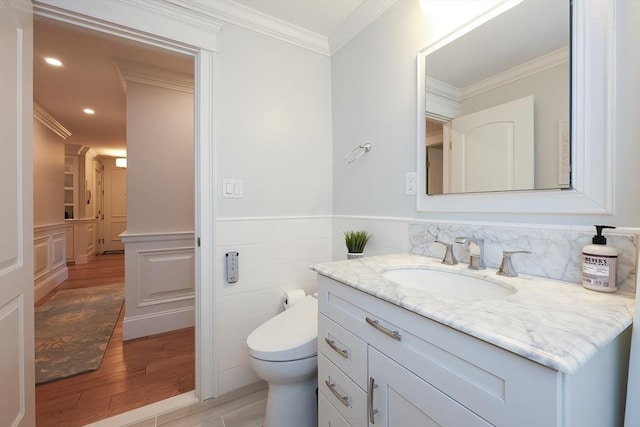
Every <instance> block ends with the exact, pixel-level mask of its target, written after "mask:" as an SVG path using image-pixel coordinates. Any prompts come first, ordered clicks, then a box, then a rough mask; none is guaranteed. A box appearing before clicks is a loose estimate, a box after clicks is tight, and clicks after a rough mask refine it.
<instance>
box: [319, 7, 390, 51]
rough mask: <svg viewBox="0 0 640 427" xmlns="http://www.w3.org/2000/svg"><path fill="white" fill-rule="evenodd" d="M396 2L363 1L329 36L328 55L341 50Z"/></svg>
mask: <svg viewBox="0 0 640 427" xmlns="http://www.w3.org/2000/svg"><path fill="white" fill-rule="evenodd" d="M396 1H397V0H379V1H363V2H362V4H361V5H360V6H358V8H357V9H356V10H355V11H354V12H353V13H352V14H351V15H349V17H348V18H347V19H346V20H345V21H344V22H343V23H342V24H340V26H339V27H338V28H337V29H336V30H335V31H334V32H333V33H332V34H331V35H330V36H329V53H330V55H333V54H334V53H336V52H337V51H339V50H340V49H341V48H343V47H344V46H345V45H346V44H347V43H348V42H349V40H351V39H352V38H354V37H355V36H356V35H357V34H358V33H359V32H360V31H362V30H364V29H365V27H367V25H369V24H371V23H372V22H373V21H375V20H376V19H377V18H378V17H379V16H380V15H382V14H383V13H384V12H386V10H387V9H389V8H390V7H391V6H393V5H394V4H395V3H396Z"/></svg>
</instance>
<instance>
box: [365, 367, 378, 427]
mask: <svg viewBox="0 0 640 427" xmlns="http://www.w3.org/2000/svg"><path fill="white" fill-rule="evenodd" d="M375 388H378V385H377V384H376V382H375V380H374V379H373V377H369V390H368V394H369V400H367V403H368V405H367V406H369V422H370V423H371V424H375V420H374V416H375V414H377V413H378V410H377V409H373V389H375Z"/></svg>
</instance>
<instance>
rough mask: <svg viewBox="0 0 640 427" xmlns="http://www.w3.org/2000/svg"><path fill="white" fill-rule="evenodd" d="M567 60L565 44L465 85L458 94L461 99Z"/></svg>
mask: <svg viewBox="0 0 640 427" xmlns="http://www.w3.org/2000/svg"><path fill="white" fill-rule="evenodd" d="M568 62H569V47H568V46H567V47H563V48H560V49H558V50H554V51H553V52H549V53H547V54H545V55H542V56H540V57H538V58H535V59H532V60H531V61H529V62H525V63H524V64H520V65H517V66H515V67H513V68H511V69H509V70H507V71H504V72H502V73H500V74H496V75H495V76H491V77H489V78H488V79H485V80H482V81H481V82H478V83H475V84H473V85H471V86H467V87H465V88H463V89H462V90H460V96H461V99H466V98H469V97H472V96H476V95H479V94H481V93H483V92H486V91H488V90H491V89H495V88H497V87H500V86H504V85H506V84H508V83H512V82H515V81H516V80H520V79H523V78H525V77H529V76H532V75H534V74H536V73H539V72H541V71H544V70H548V69H549V68H552V67H556V66H558V65H560V64H564V63H568Z"/></svg>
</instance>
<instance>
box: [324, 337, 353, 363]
mask: <svg viewBox="0 0 640 427" xmlns="http://www.w3.org/2000/svg"><path fill="white" fill-rule="evenodd" d="M324 340H325V341H326V342H327V344H328V345H329V347H331V348H332V349H333V350H334V351H335V352H336V353H338V354H339V355H340V356H342V357H344V358H345V359H348V358H349V350H347V349H344V350H343V349H341V348H338V346H337V345H336V341H335V340H330V339H329V338H325V339H324Z"/></svg>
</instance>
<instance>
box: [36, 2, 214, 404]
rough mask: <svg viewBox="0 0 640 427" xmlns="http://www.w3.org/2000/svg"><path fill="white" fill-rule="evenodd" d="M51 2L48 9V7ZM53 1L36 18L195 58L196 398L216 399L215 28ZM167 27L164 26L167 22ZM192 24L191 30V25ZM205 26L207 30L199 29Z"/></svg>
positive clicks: (179, 16) (175, 14) (161, 12)
mask: <svg viewBox="0 0 640 427" xmlns="http://www.w3.org/2000/svg"><path fill="white" fill-rule="evenodd" d="M50 3H51V4H50ZM55 3H56V1H55V0H47V1H43V2H38V3H36V5H35V6H34V13H35V14H36V16H40V17H45V18H49V19H53V20H57V21H63V22H66V23H70V24H73V25H76V26H79V27H84V28H88V29H93V30H97V31H101V32H104V33H105V34H110V35H117V36H118V37H122V38H124V39H126V40H135V41H137V42H142V43H144V44H146V45H148V46H151V47H161V48H164V49H168V50H171V51H174V52H181V53H186V54H189V55H191V56H193V57H194V58H195V64H196V65H195V68H196V79H195V93H196V103H195V134H196V137H195V171H196V172H195V182H196V197H195V204H196V212H195V230H194V231H195V240H196V241H197V243H198V244H197V245H195V246H196V250H195V300H196V327H195V330H196V343H197V346H196V347H197V350H196V395H197V396H198V397H199V399H208V398H211V397H214V396H215V395H216V378H215V360H214V357H213V355H214V340H215V336H214V328H213V311H214V308H213V306H212V305H211V304H203V303H202V301H214V300H215V298H214V297H215V295H214V286H213V277H214V268H215V267H214V265H215V263H212V262H201V260H211V259H213V257H214V241H215V240H214V237H215V236H214V234H215V212H214V210H213V206H214V200H215V171H214V159H213V152H214V132H213V120H212V117H213V84H212V83H213V75H214V59H215V45H216V34H217V30H218V27H217V26H216V25H215V24H213V23H212V22H206V21H207V18H206V17H202V16H201V15H198V14H196V13H192V12H189V11H186V10H184V9H181V8H178V7H175V10H173V11H170V12H167V8H169V9H171V8H174V6H171V5H167V4H163V5H158V6H157V7H156V6H155V5H149V6H147V7H148V8H149V9H146V10H145V12H144V17H142V18H140V10H139V9H137V7H135V6H134V5H130V4H125V3H120V2H114V3H113V4H110V7H109V8H106V9H107V10H105V8H101V7H100V5H99V4H96V3H94V2H75V3H71V4H65V6H64V9H62V8H59V7H57V6H55ZM168 22H169V23H170V25H167V23H168ZM194 23H195V24H197V25H193V24H194ZM203 24H206V25H203Z"/></svg>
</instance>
